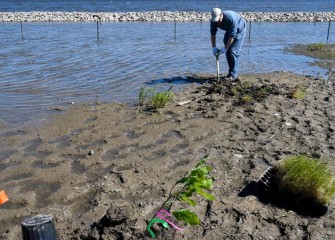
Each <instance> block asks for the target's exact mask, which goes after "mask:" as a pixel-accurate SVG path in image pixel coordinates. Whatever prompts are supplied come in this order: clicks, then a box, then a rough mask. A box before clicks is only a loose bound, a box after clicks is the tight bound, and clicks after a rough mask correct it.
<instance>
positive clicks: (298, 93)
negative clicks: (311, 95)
mask: <svg viewBox="0 0 335 240" xmlns="http://www.w3.org/2000/svg"><path fill="white" fill-rule="evenodd" d="M306 88H307V87H306V86H304V85H301V84H299V85H297V86H295V88H294V89H293V90H292V91H290V92H289V94H288V97H290V98H294V99H297V100H301V99H303V98H304V97H306V95H307V92H306Z"/></svg>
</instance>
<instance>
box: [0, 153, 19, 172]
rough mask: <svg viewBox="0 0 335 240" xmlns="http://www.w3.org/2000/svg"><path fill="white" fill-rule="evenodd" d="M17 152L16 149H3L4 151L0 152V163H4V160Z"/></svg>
mask: <svg viewBox="0 0 335 240" xmlns="http://www.w3.org/2000/svg"><path fill="white" fill-rule="evenodd" d="M18 152H19V151H18V150H16V149H5V150H4V151H1V152H0V162H2V161H4V160H5V159H8V158H10V157H11V156H12V155H14V154H16V153H18ZM0 169H1V168H0Z"/></svg>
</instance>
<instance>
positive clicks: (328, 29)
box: [327, 21, 330, 42]
mask: <svg viewBox="0 0 335 240" xmlns="http://www.w3.org/2000/svg"><path fill="white" fill-rule="evenodd" d="M329 33H330V21H329V23H328V33H327V42H328V39H329Z"/></svg>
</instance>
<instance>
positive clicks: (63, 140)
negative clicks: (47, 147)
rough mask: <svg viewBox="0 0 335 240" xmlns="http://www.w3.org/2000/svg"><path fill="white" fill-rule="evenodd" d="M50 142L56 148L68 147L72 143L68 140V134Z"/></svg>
mask: <svg viewBox="0 0 335 240" xmlns="http://www.w3.org/2000/svg"><path fill="white" fill-rule="evenodd" d="M48 143H49V144H52V145H54V146H55V147H56V148H67V147H69V146H70V145H71V143H70V142H69V140H68V136H66V135H65V136H61V137H59V138H56V139H55V140H53V141H49V142H48Z"/></svg>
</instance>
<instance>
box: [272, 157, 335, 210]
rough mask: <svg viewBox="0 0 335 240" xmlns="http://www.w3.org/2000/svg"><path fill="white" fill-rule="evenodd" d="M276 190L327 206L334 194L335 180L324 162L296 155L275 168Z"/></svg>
mask: <svg viewBox="0 0 335 240" xmlns="http://www.w3.org/2000/svg"><path fill="white" fill-rule="evenodd" d="M275 170H276V171H277V174H276V179H277V181H278V190H279V191H280V192H287V193H290V194H293V195H295V196H297V198H298V199H299V200H302V201H304V200H309V201H311V200H312V201H313V202H315V203H316V204H320V205H326V204H329V203H330V202H331V200H332V198H333V196H334V194H335V178H334V176H333V175H332V173H331V172H330V170H329V169H328V168H327V165H326V163H325V162H323V161H321V160H318V159H314V158H312V157H309V156H306V155H297V156H293V157H290V158H288V159H286V160H283V161H281V162H280V163H279V164H277V166H275Z"/></svg>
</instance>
